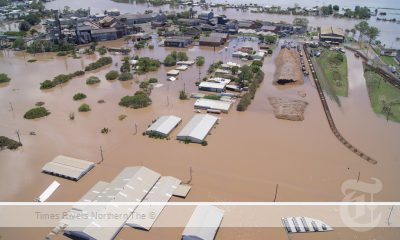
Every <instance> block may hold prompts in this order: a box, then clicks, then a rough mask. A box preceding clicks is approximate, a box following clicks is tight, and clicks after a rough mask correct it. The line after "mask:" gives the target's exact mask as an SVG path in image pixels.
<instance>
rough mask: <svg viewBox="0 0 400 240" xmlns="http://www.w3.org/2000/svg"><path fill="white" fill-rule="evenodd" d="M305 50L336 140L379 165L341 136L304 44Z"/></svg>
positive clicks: (366, 159) (368, 160)
mask: <svg viewBox="0 0 400 240" xmlns="http://www.w3.org/2000/svg"><path fill="white" fill-rule="evenodd" d="M303 48H304V52H305V55H306V58H307V61H308V64H309V65H310V69H311V74H312V76H313V78H314V82H315V85H316V87H317V91H318V95H319V98H320V99H321V103H322V107H323V108H324V112H325V115H326V118H327V120H328V123H329V126H330V128H331V130H332V132H333V134H334V135H335V136H336V138H337V139H338V140H339V141H340V142H341V143H343V145H345V146H346V147H347V148H348V149H349V150H350V151H352V152H354V153H355V154H357V155H358V156H359V157H361V158H362V159H364V160H365V161H367V162H369V163H371V164H377V163H378V161H376V160H375V159H373V158H371V157H369V156H368V155H366V154H365V153H363V152H362V151H360V150H358V149H357V148H356V147H354V146H353V145H352V144H351V143H349V142H348V141H347V140H346V139H345V138H344V137H343V136H342V134H341V133H340V132H339V130H338V129H337V128H336V125H335V122H334V121H333V118H332V114H331V112H330V110H329V106H328V103H327V102H326V98H325V95H324V92H323V90H322V87H321V84H320V82H319V80H318V77H317V74H316V72H315V71H314V66H313V64H312V62H311V59H310V54H309V52H308V49H307V47H306V45H305V44H303Z"/></svg>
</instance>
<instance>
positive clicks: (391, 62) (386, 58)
mask: <svg viewBox="0 0 400 240" xmlns="http://www.w3.org/2000/svg"><path fill="white" fill-rule="evenodd" d="M373 49H374V52H375V53H376V54H377V55H378V56H379V58H380V59H381V60H382V62H384V63H386V64H388V65H390V66H395V67H398V66H399V64H398V63H397V62H396V60H394V57H390V56H384V55H381V52H380V49H378V48H373Z"/></svg>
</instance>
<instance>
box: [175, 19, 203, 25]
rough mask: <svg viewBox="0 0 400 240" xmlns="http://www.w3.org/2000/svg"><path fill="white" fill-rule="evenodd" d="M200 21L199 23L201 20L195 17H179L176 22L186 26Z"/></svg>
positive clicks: (197, 23) (198, 23)
mask: <svg viewBox="0 0 400 240" xmlns="http://www.w3.org/2000/svg"><path fill="white" fill-rule="evenodd" d="M200 23H201V20H200V19H196V18H181V19H178V24H179V25H183V26H186V27H193V26H199V25H200Z"/></svg>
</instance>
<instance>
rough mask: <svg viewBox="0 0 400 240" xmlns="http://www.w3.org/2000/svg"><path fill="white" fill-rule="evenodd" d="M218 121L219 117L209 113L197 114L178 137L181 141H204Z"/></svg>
mask: <svg viewBox="0 0 400 240" xmlns="http://www.w3.org/2000/svg"><path fill="white" fill-rule="evenodd" d="M217 122H218V118H217V117H214V116H211V115H209V114H196V115H194V116H193V118H192V119H191V120H190V121H189V122H188V123H187V124H186V126H185V127H184V128H183V129H182V130H181V131H180V132H179V133H178V135H177V137H176V138H177V139H178V140H181V141H190V142H194V143H202V142H203V141H204V139H205V138H206V137H207V135H208V133H209V132H210V131H211V129H212V128H213V127H214V125H215V124H216V123H217Z"/></svg>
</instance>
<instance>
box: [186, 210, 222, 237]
mask: <svg viewBox="0 0 400 240" xmlns="http://www.w3.org/2000/svg"><path fill="white" fill-rule="evenodd" d="M223 217H224V210H222V209H219V208H217V207H214V206H197V207H196V209H195V210H194V212H193V214H192V216H191V217H190V220H189V222H188V223H187V224H186V227H185V230H183V233H182V240H213V239H215V235H216V234H217V231H218V228H219V226H220V225H221V222H222V218H223Z"/></svg>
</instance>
